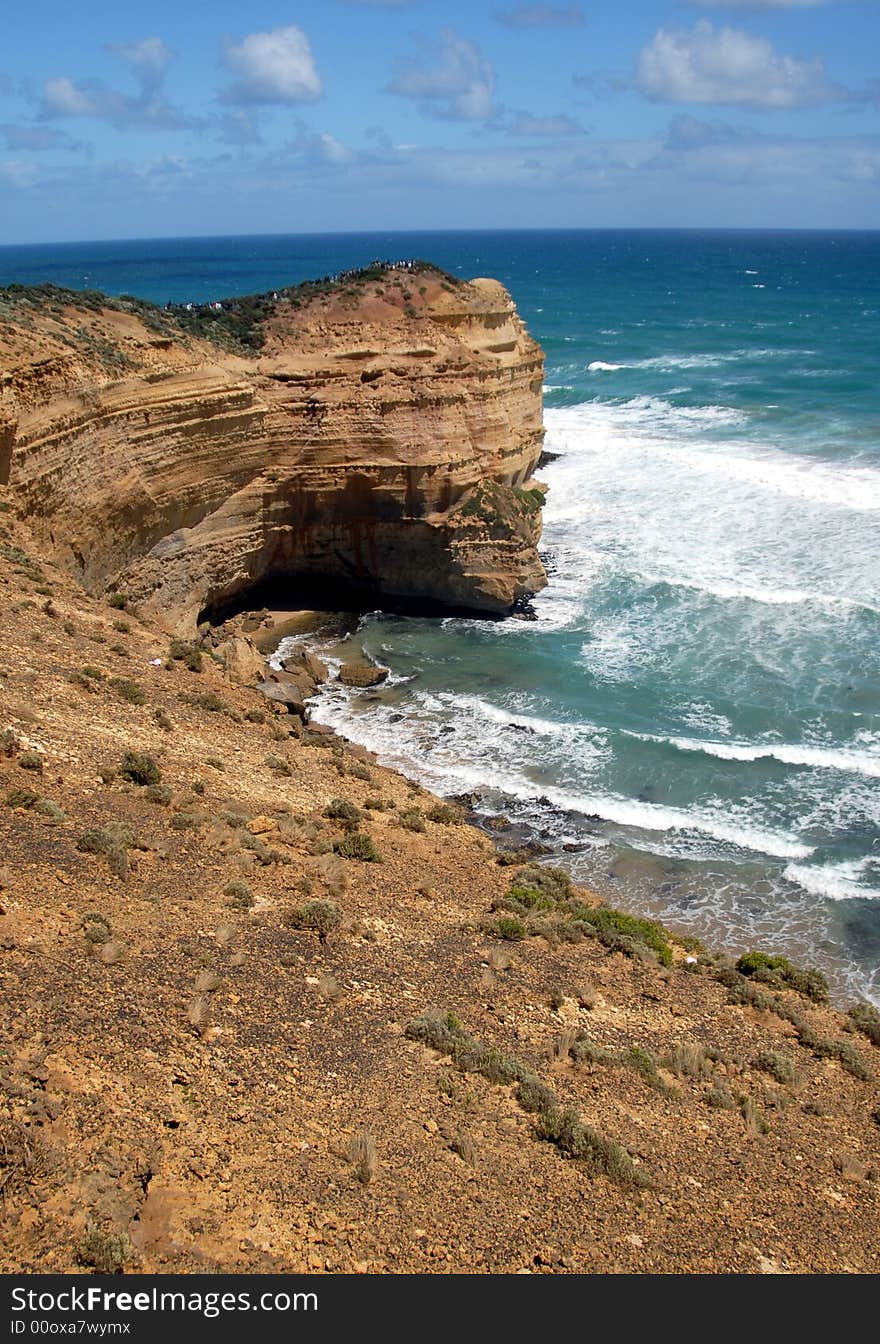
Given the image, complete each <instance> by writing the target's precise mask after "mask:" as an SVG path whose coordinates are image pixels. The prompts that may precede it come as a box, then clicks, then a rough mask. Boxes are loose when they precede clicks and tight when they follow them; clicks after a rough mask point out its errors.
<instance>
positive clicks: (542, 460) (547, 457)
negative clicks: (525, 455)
mask: <svg viewBox="0 0 880 1344" xmlns="http://www.w3.org/2000/svg"><path fill="white" fill-rule="evenodd" d="M560 457H562V453H551V451H550V449H549V448H545V449H544V451H543V453H542V454H541V456H540V457H539V458H538V462H537V465H536V467H535V471H540V470H541V468H542V467H546V466H547V465H548V464H549V463H550V462H558V461H559V459H560Z"/></svg>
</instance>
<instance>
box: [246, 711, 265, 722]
mask: <svg viewBox="0 0 880 1344" xmlns="http://www.w3.org/2000/svg"><path fill="white" fill-rule="evenodd" d="M244 717H245V718H246V719H247V721H248V723H265V722H266V715H265V714H264V713H263V711H262V710H261V709H246V710H245V712H244Z"/></svg>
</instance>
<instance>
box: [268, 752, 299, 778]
mask: <svg viewBox="0 0 880 1344" xmlns="http://www.w3.org/2000/svg"><path fill="white" fill-rule="evenodd" d="M264 764H265V765H268V767H269V769H270V770H272V771H274V773H275V774H276V775H282V776H283V777H284V778H289V777H290V776H291V775H292V774H293V771H292V770H291V768H290V766H289V765H288V764H287V761H283V760H282V759H281V757H280V756H267V757H265V760H264Z"/></svg>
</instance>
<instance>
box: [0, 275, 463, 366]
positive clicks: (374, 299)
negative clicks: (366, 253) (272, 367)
mask: <svg viewBox="0 0 880 1344" xmlns="http://www.w3.org/2000/svg"><path fill="white" fill-rule="evenodd" d="M470 283H474V282H470ZM476 284H477V285H479V282H476ZM468 285H469V282H467V281H462V280H459V279H457V278H456V277H454V276H452V275H449V274H447V273H446V272H445V271H443V270H441V268H440V267H439V266H435V265H434V264H433V263H432V262H429V261H423V260H421V259H419V258H415V259H408V260H405V261H375V262H373V263H371V265H369V266H364V267H359V268H355V269H352V270H346V271H340V272H338V273H337V274H335V275H326V276H322V277H320V278H319V279H315V280H304V281H302V282H301V283H299V284H296V285H287V286H283V287H281V288H278V289H274V290H267V291H265V292H264V293H261V294H245V295H239V296H235V297H227V298H221V299H216V300H212V301H210V302H205V303H168V304H165V305H163V306H160V305H157V304H154V303H151V302H149V301H148V300H146V299H141V298H137V297H136V296H134V295H131V294H122V295H119V296H118V297H114V296H111V295H108V294H104V293H103V292H102V291H100V290H93V289H85V290H74V289H66V288H64V287H62V286H58V285H52V284H42V285H19V284H12V285H5V286H0V332H2V330H3V329H4V328H8V327H18V328H21V327H24V328H25V329H30V330H33V325H32V324H33V322H34V320H35V319H37V320H40V321H42V322H44V323H45V322H46V321H47V320H48V323H49V328H48V329H49V330H51V329H52V327H53V326H54V327H57V328H59V329H61V328H70V329H71V333H70V334H71V335H73V336H75V335H76V334H77V332H78V327H79V326H81V325H82V323H81V322H80V323H79V324H78V323H77V322H76V318H77V317H78V316H79V317H80V318H85V319H86V321H87V323H90V322H91V321H92V320H93V319H94V318H95V317H96V316H102V315H103V316H104V317H105V318H106V317H107V316H108V315H110V314H118V315H120V316H121V317H122V318H123V319H124V318H125V317H133V318H136V319H137V320H138V322H140V323H142V324H143V325H144V326H145V327H146V328H148V329H149V330H150V331H153V332H155V333H157V335H159V336H164V337H171V338H175V339H179V340H180V339H183V340H185V339H186V337H188V336H195V337H199V338H203V339H205V340H207V341H210V342H211V343H212V344H214V345H216V346H218V347H219V348H220V349H222V350H228V351H232V352H233V353H238V354H252V353H254V352H256V351H259V350H261V349H262V347H263V346H264V345H265V343H266V339H267V330H268V329H269V328H274V329H275V330H276V331H277V329H278V324H279V322H281V323H282V324H286V325H289V324H290V321H291V318H292V317H294V316H295V315H300V316H302V315H304V314H305V313H307V312H311V314H312V315H313V317H314V315H317V316H318V317H319V318H323V319H324V320H329V321H338V320H339V319H341V318H342V319H347V320H357V319H358V317H359V316H364V315H365V316H367V317H368V319H369V320H377V319H383V318H384V319H386V320H387V319H388V318H389V317H393V316H394V315H395V314H396V315H400V314H403V315H405V316H407V317H411V318H415V317H418V316H422V315H426V314H430V313H431V310H432V308H433V307H434V306H435V305H437V306H438V307H439V308H440V310H441V311H442V309H443V307H444V305H443V304H442V303H440V304H439V305H438V304H437V300H438V298H439V296H440V295H441V294H444V293H445V294H454V293H455V291H456V290H457V289H459V288H461V287H468ZM465 292H466V290H465ZM469 297H470V296H469ZM447 306H448V305H447ZM124 330H125V324H124V323H123V324H122V331H124ZM106 353H108V354H109V352H106Z"/></svg>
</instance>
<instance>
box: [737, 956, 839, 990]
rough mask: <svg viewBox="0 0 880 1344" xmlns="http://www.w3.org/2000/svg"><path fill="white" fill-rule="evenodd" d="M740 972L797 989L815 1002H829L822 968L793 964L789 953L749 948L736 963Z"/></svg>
mask: <svg viewBox="0 0 880 1344" xmlns="http://www.w3.org/2000/svg"><path fill="white" fill-rule="evenodd" d="M736 969H737V970H738V971H739V973H740V975H745V976H749V977H750V978H752V979H755V980H760V981H762V982H763V983H764V984H767V985H772V986H773V987H774V988H775V989H794V990H796V991H797V993H798V994H803V995H804V997H805V998H808V999H812V1000H813V1002H814V1003H827V1002H828V981H827V980H826V979H825V976H824V975H822V973H821V972H820V971H805V970H801V968H800V967H798V966H793V965H792V963H791V962H790V961H789V959H788V957H774V956H770V955H769V953H767V952H755V951H752V952H746V953H745V954H744V955H743V956H741V957H740V958H739V960H738V961H737V963H736Z"/></svg>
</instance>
